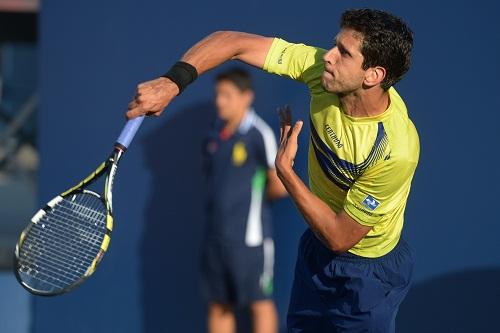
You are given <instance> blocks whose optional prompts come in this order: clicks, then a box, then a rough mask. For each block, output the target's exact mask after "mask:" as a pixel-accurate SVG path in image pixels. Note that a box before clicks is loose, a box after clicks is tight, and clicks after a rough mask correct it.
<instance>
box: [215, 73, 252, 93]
mask: <svg viewBox="0 0 500 333" xmlns="http://www.w3.org/2000/svg"><path fill="white" fill-rule="evenodd" d="M220 81H229V82H232V83H233V84H234V85H235V86H236V87H238V89H239V90H240V91H242V92H243V91H247V90H253V86H252V78H251V76H250V74H249V73H248V72H247V71H245V70H244V69H241V68H232V69H230V70H227V71H225V72H221V73H219V74H217V76H216V78H215V82H217V83H218V82H220Z"/></svg>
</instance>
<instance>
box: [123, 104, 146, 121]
mask: <svg viewBox="0 0 500 333" xmlns="http://www.w3.org/2000/svg"><path fill="white" fill-rule="evenodd" d="M143 114H145V112H144V110H143V109H142V108H141V107H136V108H134V109H131V110H128V111H127V113H126V116H127V119H134V118H137V117H139V116H142V115H143Z"/></svg>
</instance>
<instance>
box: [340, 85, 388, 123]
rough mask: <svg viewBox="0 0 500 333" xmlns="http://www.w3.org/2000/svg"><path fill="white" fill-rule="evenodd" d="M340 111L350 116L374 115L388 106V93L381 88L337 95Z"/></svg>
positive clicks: (382, 111)
mask: <svg viewBox="0 0 500 333" xmlns="http://www.w3.org/2000/svg"><path fill="white" fill-rule="evenodd" d="M339 98H340V104H341V107H342V111H343V112H344V113H345V114H346V115H348V116H351V117H360V118H363V117H375V116H378V115H380V114H382V113H384V111H385V110H387V108H388V107H389V104H390V99H389V93H388V92H387V91H385V90H382V89H375V88H372V89H363V90H360V91H355V92H352V93H349V94H347V95H343V96H342V95H339Z"/></svg>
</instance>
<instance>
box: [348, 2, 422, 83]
mask: <svg viewBox="0 0 500 333" xmlns="http://www.w3.org/2000/svg"><path fill="white" fill-rule="evenodd" d="M340 28H350V29H353V30H355V31H357V32H359V33H361V35H362V44H361V54H362V55H363V57H364V61H363V69H364V70H366V69H368V68H370V67H375V66H381V67H384V68H385V70H386V76H385V78H384V80H383V81H382V82H381V84H380V85H381V87H382V88H383V89H385V90H387V89H389V88H390V87H391V86H392V85H394V84H395V83H396V82H398V81H399V80H400V79H401V78H402V77H403V75H404V74H405V73H406V72H407V71H408V69H409V68H410V62H411V49H412V46H413V32H412V31H411V30H410V28H409V27H408V26H407V25H406V24H405V23H404V22H403V20H401V19H400V18H399V17H396V16H394V15H392V14H389V13H386V12H383V11H381V10H375V9H366V8H365V9H351V10H347V11H345V12H344V13H343V14H342V17H341V20H340Z"/></svg>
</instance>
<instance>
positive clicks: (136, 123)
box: [116, 116, 144, 148]
mask: <svg viewBox="0 0 500 333" xmlns="http://www.w3.org/2000/svg"><path fill="white" fill-rule="evenodd" d="M143 120H144V116H140V117H137V118H134V119H130V120H129V121H127V123H126V124H125V127H124V128H123V130H122V132H121V133H120V136H119V137H118V139H117V140H116V143H118V144H120V145H122V146H123V147H124V148H128V146H129V145H130V142H132V140H133V139H134V136H135V133H137V130H138V129H139V127H140V126H141V124H142V121H143Z"/></svg>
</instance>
